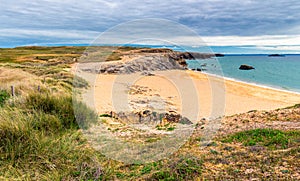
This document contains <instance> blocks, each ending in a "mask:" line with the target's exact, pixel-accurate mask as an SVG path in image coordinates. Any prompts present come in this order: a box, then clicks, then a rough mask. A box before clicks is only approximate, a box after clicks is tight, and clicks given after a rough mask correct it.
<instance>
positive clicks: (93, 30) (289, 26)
mask: <svg viewBox="0 0 300 181" xmlns="http://www.w3.org/2000/svg"><path fill="white" fill-rule="evenodd" d="M299 17H300V1H299V0H267V1H261V0H226V1H225V0H164V1H161V0H160V1H158V0H152V1H149V0H145V1H141V0H126V1H125V0H85V1H79V0H64V1H61V0H30V1H28V0H11V1H6V0H0V47H13V46H24V45H42V44H48V45H51V44H53V45H55V44H89V43H90V42H91V41H93V40H94V39H95V38H97V36H99V35H100V34H101V33H102V32H105V31H108V30H110V29H111V28H113V27H115V26H117V25H119V24H121V23H123V24H124V23H126V22H128V21H133V20H136V19H144V18H161V19H167V20H170V21H173V22H175V23H180V24H182V25H185V26H187V27H188V28H190V29H191V30H192V31H194V32H196V33H197V34H198V35H199V36H200V37H201V38H202V39H203V40H204V41H205V42H206V43H207V44H208V45H209V46H255V47H256V49H261V50H279V51H280V50H283V51H294V52H296V51H297V52H300V18H299ZM136 28H140V29H141V31H142V30H143V28H144V27H136ZM161 28H165V27H163V26H162V27H161ZM171 34H172V33H171Z"/></svg>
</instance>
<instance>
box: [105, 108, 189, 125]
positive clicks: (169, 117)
mask: <svg viewBox="0 0 300 181" xmlns="http://www.w3.org/2000/svg"><path fill="white" fill-rule="evenodd" d="M110 115H111V117H113V118H115V119H118V120H120V121H123V122H126V123H131V124H153V125H155V124H161V123H162V122H167V123H180V124H188V125H190V124H193V122H192V121H190V120H189V119H188V118H186V117H183V116H182V115H180V114H177V113H176V112H166V113H158V112H155V111H151V110H143V111H139V112H118V113H114V112H111V113H110Z"/></svg>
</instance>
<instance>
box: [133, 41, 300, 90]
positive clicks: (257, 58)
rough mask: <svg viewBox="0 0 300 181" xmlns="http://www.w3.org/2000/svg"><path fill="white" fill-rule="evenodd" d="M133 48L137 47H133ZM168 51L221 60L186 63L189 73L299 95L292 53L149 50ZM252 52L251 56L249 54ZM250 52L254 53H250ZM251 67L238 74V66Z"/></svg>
mask: <svg viewBox="0 0 300 181" xmlns="http://www.w3.org/2000/svg"><path fill="white" fill-rule="evenodd" d="M134 46H137V45H134ZM140 46H146V47H152V48H171V49H173V50H175V51H190V52H210V53H222V54H225V56H224V57H217V58H215V59H204V60H187V64H188V68H189V69H197V68H198V69H202V72H204V73H209V74H214V75H218V76H222V77H225V78H228V79H233V80H236V81H242V82H246V83H251V84H256V85H259V86H265V87H270V88H275V89H280V90H284V91H290V92H297V93H300V55H299V54H290V53H292V52H278V51H262V50H254V49H253V47H248V49H247V48H245V47H232V46H228V47H193V46H183V47H178V46H172V45H171V46H161V45H157V46H153V45H140ZM251 52H252V54H250V53H251ZM253 52H254V53H253ZM274 53H280V54H284V53H286V54H285V56H282V57H269V56H268V54H274ZM242 64H246V65H250V66H253V67H254V68H255V69H252V70H239V67H240V65H242Z"/></svg>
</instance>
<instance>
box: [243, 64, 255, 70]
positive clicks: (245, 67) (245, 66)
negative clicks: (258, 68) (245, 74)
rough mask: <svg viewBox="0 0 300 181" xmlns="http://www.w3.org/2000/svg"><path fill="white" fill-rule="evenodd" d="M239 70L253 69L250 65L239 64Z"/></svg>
mask: <svg viewBox="0 0 300 181" xmlns="http://www.w3.org/2000/svg"><path fill="white" fill-rule="evenodd" d="M239 69H240V70H252V69H255V68H254V67H252V66H250V65H241V66H240V68H239Z"/></svg>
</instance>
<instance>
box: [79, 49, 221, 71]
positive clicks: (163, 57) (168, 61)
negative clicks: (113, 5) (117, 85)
mask: <svg viewBox="0 0 300 181" xmlns="http://www.w3.org/2000/svg"><path fill="white" fill-rule="evenodd" d="M215 56H218V55H217V54H210V53H195V52H175V51H173V50H171V49H151V48H145V49H138V50H131V51H128V52H123V53H122V54H121V57H127V58H126V60H120V61H106V62H97V63H91V64H89V63H86V64H84V63H82V64H84V65H83V66H82V68H81V70H82V71H86V72H94V73H99V74H100V73H105V74H130V73H135V72H151V71H159V70H172V69H182V70H183V69H187V63H186V60H187V59H207V58H212V57H215ZM197 71H201V69H198V70H197Z"/></svg>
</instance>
